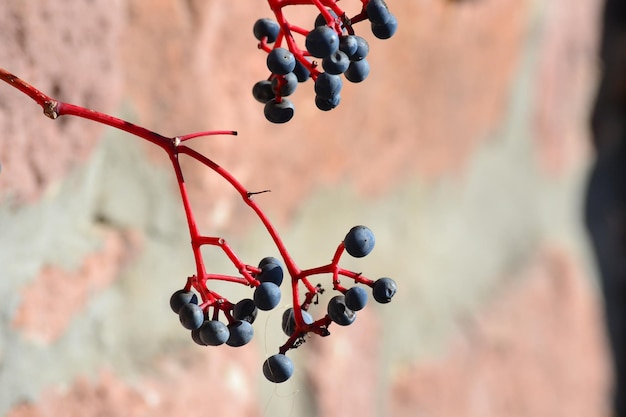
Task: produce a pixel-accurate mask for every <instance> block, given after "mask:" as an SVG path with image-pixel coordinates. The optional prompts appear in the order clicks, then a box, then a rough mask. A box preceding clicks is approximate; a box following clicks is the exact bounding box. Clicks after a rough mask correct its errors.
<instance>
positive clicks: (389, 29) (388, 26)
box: [372, 15, 398, 39]
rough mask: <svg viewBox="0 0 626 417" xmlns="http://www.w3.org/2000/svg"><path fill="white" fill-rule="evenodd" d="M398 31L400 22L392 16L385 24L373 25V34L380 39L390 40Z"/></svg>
mask: <svg viewBox="0 0 626 417" xmlns="http://www.w3.org/2000/svg"><path fill="white" fill-rule="evenodd" d="M397 30H398V21H397V20H396V18H395V16H394V15H390V18H389V20H388V21H387V22H385V23H372V33H373V34H374V36H376V37H377V38H378V39H389V38H391V37H392V36H393V35H394V34H395V33H396V31H397Z"/></svg>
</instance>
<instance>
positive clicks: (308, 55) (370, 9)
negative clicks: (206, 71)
mask: <svg viewBox="0 0 626 417" xmlns="http://www.w3.org/2000/svg"><path fill="white" fill-rule="evenodd" d="M360 1H361V3H362V8H361V11H360V13H358V14H357V15H355V16H353V17H352V18H349V17H348V16H347V15H346V13H345V12H344V11H343V10H342V9H341V8H340V7H339V6H338V5H337V2H336V0H268V2H269V4H270V7H271V9H272V11H273V12H274V14H275V16H276V20H273V19H269V18H262V19H259V20H257V21H256V23H255V24H254V27H253V33H254V36H255V37H256V38H257V39H258V40H259V49H262V50H264V51H265V52H267V60H266V64H267V68H268V69H269V71H270V73H271V74H270V76H269V78H268V79H265V80H262V81H259V82H257V83H256V84H255V85H254V87H253V88H252V94H253V96H254V98H255V99H256V100H257V101H259V102H261V103H263V104H265V109H264V113H265V117H266V118H267V120H269V121H270V122H273V123H286V122H288V121H289V120H291V118H292V117H293V115H294V112H295V108H294V105H293V102H292V101H291V100H289V99H288V98H286V97H287V96H290V95H291V94H293V93H294V92H295V91H296V87H297V86H298V83H302V82H305V81H307V80H308V79H309V78H312V79H313V81H314V90H315V105H316V106H317V108H318V109H320V110H323V111H328V110H332V109H334V108H335V107H337V106H338V105H339V103H340V101H341V95H340V93H341V88H342V86H343V79H342V77H341V75H343V76H344V78H345V79H346V80H348V81H350V82H353V83H359V82H361V81H363V80H365V78H367V76H368V75H369V72H370V66H369V63H368V61H367V59H366V57H367V54H368V52H369V44H368V43H367V41H366V40H365V39H364V38H363V37H361V36H358V35H356V34H355V32H354V29H353V27H352V25H353V24H355V23H357V22H360V21H363V20H369V21H370V23H371V30H372V33H373V34H374V36H376V37H377V38H379V39H388V38H390V37H392V36H393V35H394V33H395V32H396V30H397V28H398V21H397V20H396V18H395V16H394V15H393V14H391V12H390V11H389V9H388V8H387V5H386V4H385V2H384V0H360ZM290 5H314V6H316V7H317V9H318V10H319V14H318V16H317V18H316V19H315V22H314V28H313V29H312V30H308V29H304V28H302V27H300V26H296V25H293V24H291V23H289V22H288V21H287V19H286V18H285V16H284V14H283V11H282V9H283V7H285V6H290ZM294 34H299V35H302V36H304V38H305V39H304V46H305V49H304V50H303V49H301V48H300V47H299V46H298V44H297V42H296V40H295V38H294V37H293V35H294ZM315 58H317V59H319V60H321V68H320V64H319V63H318V62H317V61H316V60H315Z"/></svg>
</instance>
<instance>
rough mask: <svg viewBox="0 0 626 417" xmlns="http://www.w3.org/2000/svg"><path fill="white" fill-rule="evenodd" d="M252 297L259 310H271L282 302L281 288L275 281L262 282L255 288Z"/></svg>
mask: <svg viewBox="0 0 626 417" xmlns="http://www.w3.org/2000/svg"><path fill="white" fill-rule="evenodd" d="M252 298H253V300H254V304H255V305H256V306H257V308H258V309H259V310H263V311H268V310H271V309H273V308H274V307H276V306H277V305H278V303H280V288H278V285H276V284H274V283H273V282H262V283H261V285H259V286H258V287H257V288H256V289H255V290H254V295H253V297H252Z"/></svg>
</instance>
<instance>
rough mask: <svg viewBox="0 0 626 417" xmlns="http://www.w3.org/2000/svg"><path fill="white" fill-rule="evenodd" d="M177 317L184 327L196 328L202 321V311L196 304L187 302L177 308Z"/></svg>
mask: <svg viewBox="0 0 626 417" xmlns="http://www.w3.org/2000/svg"><path fill="white" fill-rule="evenodd" d="M178 318H179V319H180V324H182V325H183V327H184V328H185V329H189V330H193V329H197V328H199V327H200V326H202V323H203V322H204V311H202V309H201V308H200V307H199V306H198V305H197V304H193V303H187V304H185V305H183V306H182V307H181V308H180V310H178Z"/></svg>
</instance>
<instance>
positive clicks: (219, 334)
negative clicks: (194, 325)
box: [200, 320, 230, 346]
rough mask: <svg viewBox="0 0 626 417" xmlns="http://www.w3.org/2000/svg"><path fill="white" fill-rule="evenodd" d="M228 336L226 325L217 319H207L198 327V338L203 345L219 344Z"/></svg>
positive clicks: (224, 341)
mask: <svg viewBox="0 0 626 417" xmlns="http://www.w3.org/2000/svg"><path fill="white" fill-rule="evenodd" d="M229 337H230V332H229V331H228V327H226V325H225V324H224V323H222V322H221V321H219V320H207V321H205V322H204V323H203V324H202V327H200V340H202V341H203V342H204V344H205V345H209V346H219V345H222V344H224V343H226V341H227V340H228V338H229Z"/></svg>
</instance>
